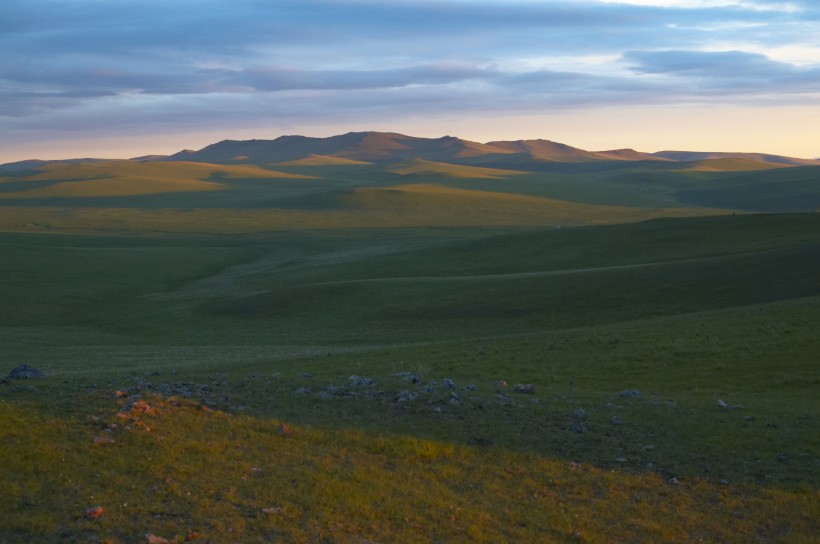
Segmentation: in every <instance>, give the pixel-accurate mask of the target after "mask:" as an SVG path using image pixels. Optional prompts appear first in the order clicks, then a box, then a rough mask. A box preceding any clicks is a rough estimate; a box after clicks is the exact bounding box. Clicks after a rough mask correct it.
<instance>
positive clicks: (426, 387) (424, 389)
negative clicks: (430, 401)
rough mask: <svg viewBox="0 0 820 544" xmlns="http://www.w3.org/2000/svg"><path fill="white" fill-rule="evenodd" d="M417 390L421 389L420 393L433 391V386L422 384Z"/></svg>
mask: <svg viewBox="0 0 820 544" xmlns="http://www.w3.org/2000/svg"><path fill="white" fill-rule="evenodd" d="M419 391H421V392H422V393H432V392H433V386H432V385H422V386H421V387H419Z"/></svg>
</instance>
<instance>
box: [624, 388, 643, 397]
mask: <svg viewBox="0 0 820 544" xmlns="http://www.w3.org/2000/svg"><path fill="white" fill-rule="evenodd" d="M618 396H619V397H634V398H640V397H642V396H643V393H641V392H640V391H639V390H638V389H624V390H623V391H621V392H620V393H618Z"/></svg>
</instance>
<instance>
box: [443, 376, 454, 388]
mask: <svg viewBox="0 0 820 544" xmlns="http://www.w3.org/2000/svg"><path fill="white" fill-rule="evenodd" d="M441 387H442V389H455V388H456V382H454V381H453V380H451V379H450V378H444V379H443V380H442V381H441Z"/></svg>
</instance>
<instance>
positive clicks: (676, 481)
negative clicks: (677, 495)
mask: <svg viewBox="0 0 820 544" xmlns="http://www.w3.org/2000/svg"><path fill="white" fill-rule="evenodd" d="M667 481H668V482H669V483H670V484H672V485H678V484H679V483H680V480H678V479H677V478H674V477H673V478H669V479H668V480H667Z"/></svg>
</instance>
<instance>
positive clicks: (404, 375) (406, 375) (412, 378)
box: [393, 372, 421, 383]
mask: <svg viewBox="0 0 820 544" xmlns="http://www.w3.org/2000/svg"><path fill="white" fill-rule="evenodd" d="M393 376H394V377H396V378H401V379H402V380H404V381H407V382H413V383H419V382H420V381H421V380H420V379H419V377H418V376H416V375H415V374H413V373H412V372H396V373H395V374H393Z"/></svg>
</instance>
